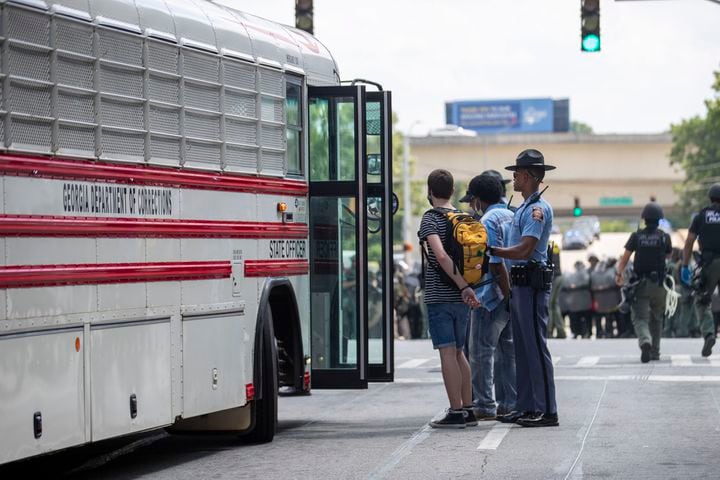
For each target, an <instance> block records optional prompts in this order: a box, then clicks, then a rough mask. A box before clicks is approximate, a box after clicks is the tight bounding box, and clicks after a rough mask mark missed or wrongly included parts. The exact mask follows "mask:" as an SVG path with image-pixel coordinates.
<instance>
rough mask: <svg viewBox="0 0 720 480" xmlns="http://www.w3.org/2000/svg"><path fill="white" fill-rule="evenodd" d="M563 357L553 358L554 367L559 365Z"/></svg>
mask: <svg viewBox="0 0 720 480" xmlns="http://www.w3.org/2000/svg"><path fill="white" fill-rule="evenodd" d="M561 358H562V357H553V359H552V360H553V365H557V364H558V362H559V361H560V359H561Z"/></svg>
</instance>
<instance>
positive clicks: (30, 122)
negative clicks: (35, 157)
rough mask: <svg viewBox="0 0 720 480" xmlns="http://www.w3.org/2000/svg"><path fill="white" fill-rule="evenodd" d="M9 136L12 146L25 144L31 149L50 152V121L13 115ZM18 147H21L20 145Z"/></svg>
mask: <svg viewBox="0 0 720 480" xmlns="http://www.w3.org/2000/svg"><path fill="white" fill-rule="evenodd" d="M10 138H11V139H12V146H13V147H15V148H17V146H19V145H22V146H27V148H28V149H30V150H33V151H45V152H50V150H51V148H50V139H51V138H52V122H51V121H46V120H40V119H36V118H33V119H29V118H20V117H16V116H13V117H12V120H11V128H10ZM19 149H22V147H20V148H19Z"/></svg>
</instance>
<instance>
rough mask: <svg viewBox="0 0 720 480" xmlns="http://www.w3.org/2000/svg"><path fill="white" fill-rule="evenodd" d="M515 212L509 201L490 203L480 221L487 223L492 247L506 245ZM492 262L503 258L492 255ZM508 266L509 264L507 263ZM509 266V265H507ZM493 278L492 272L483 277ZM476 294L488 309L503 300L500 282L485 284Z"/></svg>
mask: <svg viewBox="0 0 720 480" xmlns="http://www.w3.org/2000/svg"><path fill="white" fill-rule="evenodd" d="M512 219H513V212H512V211H511V210H508V208H507V203H496V204H495V205H490V206H489V207H488V209H487V210H486V211H485V214H484V215H483V216H482V218H481V219H480V221H481V222H482V224H483V225H485V229H486V230H487V234H488V245H489V246H491V247H506V246H507V243H506V242H505V239H506V238H507V234H508V231H509V229H510V224H511V223H512ZM488 261H489V262H490V263H495V264H498V263H500V262H502V261H503V260H502V259H501V258H500V257H494V256H491V257H490V259H489V260H488ZM506 266H507V264H506ZM507 268H509V267H507ZM491 278H493V275H492V273H490V272H488V273H486V274H485V276H484V277H483V281H485V280H490V279H491ZM475 296H476V297H477V299H478V301H479V302H480V303H482V306H483V308H485V309H486V310H488V311H492V310H495V308H497V306H498V305H500V302H502V300H503V294H502V290H500V285H499V284H498V282H492V283H489V284H487V285H483V286H482V287H480V288H478V289H477V290H476V291H475Z"/></svg>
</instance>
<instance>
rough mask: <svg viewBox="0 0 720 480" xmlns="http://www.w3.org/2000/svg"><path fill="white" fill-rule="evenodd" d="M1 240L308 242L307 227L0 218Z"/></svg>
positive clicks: (184, 221) (111, 219)
mask: <svg viewBox="0 0 720 480" xmlns="http://www.w3.org/2000/svg"><path fill="white" fill-rule="evenodd" d="M0 236H20V237H162V238H183V237H210V238H307V236H308V226H307V225H306V224H304V223H281V222H232V221H219V220H170V219H146V218H105V217H50V216H41V215H0Z"/></svg>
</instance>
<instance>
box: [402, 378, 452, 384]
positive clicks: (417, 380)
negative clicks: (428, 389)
mask: <svg viewBox="0 0 720 480" xmlns="http://www.w3.org/2000/svg"><path fill="white" fill-rule="evenodd" d="M395 383H443V381H442V378H440V377H436V378H396V379H395Z"/></svg>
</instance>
